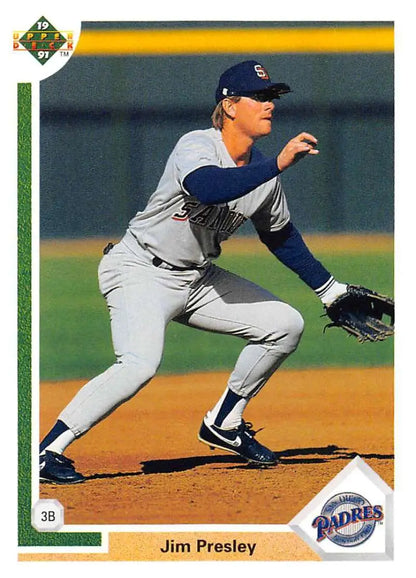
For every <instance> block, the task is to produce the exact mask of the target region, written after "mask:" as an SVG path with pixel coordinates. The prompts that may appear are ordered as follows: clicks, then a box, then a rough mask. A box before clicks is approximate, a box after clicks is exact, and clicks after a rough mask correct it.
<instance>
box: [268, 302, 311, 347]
mask: <svg viewBox="0 0 416 578" xmlns="http://www.w3.org/2000/svg"><path fill="white" fill-rule="evenodd" d="M279 313H280V314H279V315H277V316H276V317H275V318H274V322H275V328H274V331H273V332H272V333H270V334H269V337H268V339H267V341H269V342H270V343H273V344H275V345H276V346H278V347H279V349H281V350H282V351H284V352H285V353H287V354H289V353H292V352H293V351H295V349H296V348H297V346H298V345H299V342H300V340H301V337H302V334H303V331H304V328H305V322H304V320H303V317H302V315H301V314H300V313H299V311H297V310H296V309H294V308H293V307H291V306H290V305H286V306H285V309H284V314H282V311H281V310H280V311H279Z"/></svg>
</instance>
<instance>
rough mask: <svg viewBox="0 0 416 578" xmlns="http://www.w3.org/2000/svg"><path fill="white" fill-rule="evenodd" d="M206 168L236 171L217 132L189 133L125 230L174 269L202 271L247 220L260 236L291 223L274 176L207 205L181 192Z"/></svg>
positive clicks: (180, 140) (279, 186)
mask: <svg viewBox="0 0 416 578" xmlns="http://www.w3.org/2000/svg"><path fill="white" fill-rule="evenodd" d="M207 165H215V166H218V167H224V168H225V167H235V166H236V164H235V163H234V161H233V159H232V158H231V157H230V155H229V153H228V151H227V149H226V147H225V145H224V143H223V140H222V135H221V132H220V131H219V130H216V129H214V128H210V129H207V130H196V131H192V132H190V133H187V134H186V135H184V136H183V137H182V138H180V139H179V141H178V143H177V144H176V146H175V148H174V150H173V151H172V153H171V155H170V157H169V159H168V161H167V164H166V167H165V171H164V173H163V175H162V177H161V179H160V181H159V184H158V186H157V189H156V191H155V192H154V193H153V195H152V196H151V197H150V199H149V202H148V204H147V206H146V208H145V210H144V211H142V212H139V213H137V214H136V216H135V217H134V218H133V219H132V220H131V221H130V223H129V227H128V231H129V233H131V234H133V236H134V237H135V238H136V240H137V241H138V243H139V244H140V245H141V246H142V247H145V248H146V249H147V250H149V251H150V252H151V253H152V254H153V255H155V256H158V257H160V258H161V259H162V260H163V261H166V262H167V263H170V264H172V265H175V266H177V267H192V266H204V265H206V264H207V263H208V262H209V261H211V260H212V259H215V258H217V257H218V256H219V255H220V253H221V246H220V245H221V242H222V241H225V240H226V239H228V237H229V236H230V235H231V234H232V233H234V231H236V230H237V229H238V227H239V226H240V225H242V224H243V223H244V222H245V221H246V220H247V219H251V220H252V222H253V223H254V226H255V227H256V229H258V230H262V231H277V230H279V229H281V228H282V227H284V225H285V224H286V223H287V222H288V221H289V218H290V215H289V211H288V208H287V202H286V198H285V194H284V192H283V189H282V185H281V183H280V179H279V178H278V177H275V178H273V179H271V180H269V181H267V182H266V183H264V184H262V185H260V186H259V187H257V188H255V189H254V190H253V191H251V192H250V193H248V194H246V195H245V196H243V197H241V198H239V199H236V200H234V201H230V202H228V203H221V204H217V205H205V204H203V203H200V202H199V201H198V199H197V198H196V197H194V196H192V195H190V194H189V193H188V192H187V191H186V190H185V188H184V185H183V182H184V179H185V177H186V176H187V175H188V174H189V173H191V172H192V171H194V170H195V169H197V168H199V167H203V166H207Z"/></svg>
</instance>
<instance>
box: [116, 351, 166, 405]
mask: <svg viewBox="0 0 416 578" xmlns="http://www.w3.org/2000/svg"><path fill="white" fill-rule="evenodd" d="M118 366H119V367H120V371H122V372H123V397H124V399H128V398H130V397H132V396H133V395H135V394H136V393H137V392H138V391H139V390H140V389H141V388H142V387H144V386H145V385H146V384H147V383H149V381H150V380H151V379H152V378H153V377H154V375H155V373H156V372H157V370H158V367H159V364H158V363H156V362H155V363H152V362H149V361H147V360H143V359H140V358H139V357H137V356H135V355H132V354H127V355H124V356H122V357H120V358H119V360H118Z"/></svg>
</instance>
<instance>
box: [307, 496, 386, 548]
mask: <svg viewBox="0 0 416 578" xmlns="http://www.w3.org/2000/svg"><path fill="white" fill-rule="evenodd" d="M383 518H384V514H383V507H382V506H372V505H371V504H370V502H369V501H368V500H367V499H366V498H363V496H360V495H359V494H355V493H352V492H343V493H340V494H336V495H335V496H333V497H332V498H330V499H329V500H328V501H327V502H326V503H325V505H324V507H323V508H322V511H321V514H320V516H317V517H316V518H315V519H314V520H313V522H312V527H313V528H316V530H317V535H316V541H317V542H322V540H325V538H328V540H330V541H331V542H333V543H334V544H338V546H345V547H351V546H358V545H359V544H362V543H363V542H365V541H366V540H368V538H369V537H370V536H371V535H372V533H373V532H374V528H375V525H376V523H377V522H381V520H383Z"/></svg>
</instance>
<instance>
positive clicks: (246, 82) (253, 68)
mask: <svg viewBox="0 0 416 578" xmlns="http://www.w3.org/2000/svg"><path fill="white" fill-rule="evenodd" d="M288 92H291V90H290V87H289V86H288V85H287V84H284V83H282V82H280V83H277V84H276V83H273V82H272V81H271V80H270V76H269V73H268V72H267V70H266V69H265V68H264V66H262V65H261V64H260V63H259V62H256V61H255V60H245V61H244V62H240V63H239V64H235V65H234V66H232V67H231V68H228V69H227V70H226V71H225V72H223V73H222V74H221V76H220V79H219V82H218V87H217V90H216V92H215V100H216V101H217V104H218V103H219V102H220V101H221V100H222V99H223V98H227V97H228V96H252V95H254V94H265V95H266V96H269V97H270V100H271V99H273V98H280V95H281V94H287V93H288Z"/></svg>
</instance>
